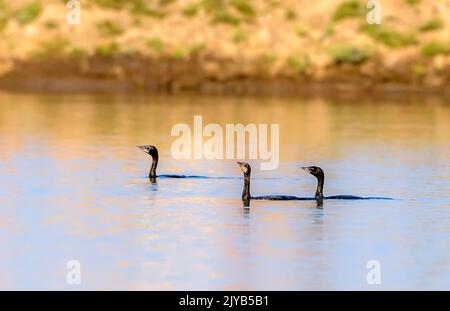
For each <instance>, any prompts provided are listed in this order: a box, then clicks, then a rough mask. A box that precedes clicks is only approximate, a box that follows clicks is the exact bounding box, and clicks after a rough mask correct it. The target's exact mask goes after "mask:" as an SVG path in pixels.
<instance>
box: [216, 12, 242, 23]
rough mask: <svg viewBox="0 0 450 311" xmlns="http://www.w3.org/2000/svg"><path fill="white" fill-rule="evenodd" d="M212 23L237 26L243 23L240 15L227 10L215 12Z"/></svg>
mask: <svg viewBox="0 0 450 311" xmlns="http://www.w3.org/2000/svg"><path fill="white" fill-rule="evenodd" d="M211 23H213V24H229V25H233V26H237V25H239V24H240V23H241V20H240V19H239V18H238V17H235V16H233V15H232V14H230V13H228V12H227V11H218V12H216V13H215V14H214V17H213V19H212V20H211Z"/></svg>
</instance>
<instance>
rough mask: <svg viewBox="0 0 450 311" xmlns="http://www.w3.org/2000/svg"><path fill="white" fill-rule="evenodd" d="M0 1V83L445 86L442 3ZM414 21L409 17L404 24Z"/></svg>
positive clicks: (447, 57) (69, 86)
mask: <svg viewBox="0 0 450 311" xmlns="http://www.w3.org/2000/svg"><path fill="white" fill-rule="evenodd" d="M365 4H366V2H365V1H357V0H343V1H325V0H318V1H315V2H314V3H310V2H308V1H289V0H288V1H283V2H281V1H247V0H233V1H220V0H203V1H190V0H189V1H187V0H186V1H181V0H179V1H176V0H174V1H160V2H158V3H157V4H154V5H152V6H150V5H149V4H147V2H143V1H139V0H133V1H109V0H92V1H86V2H83V3H82V6H81V13H82V15H81V16H82V18H81V23H80V24H79V25H76V24H75V25H69V24H67V22H66V15H67V12H68V9H67V8H66V7H65V6H64V3H63V2H62V1H56V0H55V1H52V0H49V1H46V2H45V4H44V3H41V2H39V1H31V2H29V1H22V0H19V1H17V2H15V3H14V4H5V2H4V1H1V0H0V24H1V25H2V26H1V27H0V37H1V39H2V40H1V41H0V88H1V89H7V90H16V91H57V92H77V91H80V92H110V91H122V92H127V91H143V92H151V93H179V92H196V93H205V94H226V93H231V94H255V95H256V94H295V93H302V92H315V91H317V90H328V91H331V92H333V91H336V90H338V91H346V90H351V91H353V90H359V91H361V90H362V91H365V92H367V91H375V92H403V91H407V92H432V93H436V92H437V93H442V94H447V93H448V92H449V91H448V90H447V89H448V85H449V84H450V27H449V25H448V21H447V18H446V16H449V15H450V1H448V0H445V1H442V2H441V3H437V4H436V3H434V2H433V1H426V0H423V1H408V0H392V1H389V3H384V2H383V7H382V10H383V11H382V12H383V15H382V24H381V25H368V24H367V22H366V15H367V9H366V8H365ZM412 21H414V22H412Z"/></svg>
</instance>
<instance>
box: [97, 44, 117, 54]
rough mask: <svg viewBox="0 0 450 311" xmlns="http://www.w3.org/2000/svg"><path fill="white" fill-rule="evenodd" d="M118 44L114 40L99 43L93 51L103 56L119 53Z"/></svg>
mask: <svg viewBox="0 0 450 311" xmlns="http://www.w3.org/2000/svg"><path fill="white" fill-rule="evenodd" d="M119 50H120V49H119V45H118V44H117V43H116V42H111V43H109V44H106V45H100V46H98V47H97V48H96V49H95V53H96V54H97V55H100V56H103V57H110V56H113V55H115V54H117V53H119Z"/></svg>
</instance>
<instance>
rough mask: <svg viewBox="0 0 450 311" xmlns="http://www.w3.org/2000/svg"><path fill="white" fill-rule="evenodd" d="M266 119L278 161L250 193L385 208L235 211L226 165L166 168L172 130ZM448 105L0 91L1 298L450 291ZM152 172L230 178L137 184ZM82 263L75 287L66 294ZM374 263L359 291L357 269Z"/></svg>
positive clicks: (330, 205) (258, 176) (263, 205)
mask: <svg viewBox="0 0 450 311" xmlns="http://www.w3.org/2000/svg"><path fill="white" fill-rule="evenodd" d="M196 114H199V115H202V116H203V119H204V123H213V122H214V123H219V124H221V125H224V124H226V123H239V122H241V123H244V124H246V123H256V124H258V123H269V124H270V123H279V124H280V138H281V143H280V156H281V163H280V166H279V168H278V169H277V170H276V171H271V172H262V171H260V170H259V169H258V167H259V165H258V162H257V161H253V162H252V164H253V166H254V170H253V175H252V194H254V195H264V194H291V195H297V196H312V195H313V193H314V190H315V180H314V178H313V177H312V176H310V175H306V174H305V173H300V171H299V169H298V167H299V166H304V165H313V164H314V165H319V166H321V167H322V168H323V169H324V170H325V173H326V176H327V178H326V183H325V194H326V195H334V194H354V195H360V196H388V197H393V198H396V199H397V200H394V201H326V202H325V203H324V205H323V207H322V208H318V207H317V206H316V204H315V203H314V202H253V203H252V205H251V209H250V210H249V211H246V210H244V209H243V208H242V204H241V201H240V195H241V189H242V179H241V177H242V176H241V175H242V173H241V171H240V170H239V168H238V166H237V165H236V164H235V161H231V160H222V161H217V160H215V161H207V160H191V161H186V160H185V161H177V160H174V159H172V158H171V155H170V147H171V144H172V142H173V140H174V138H173V137H171V136H170V130H171V128H172V126H173V125H174V124H175V123H179V122H182V123H188V124H192V123H193V116H194V115H196ZM449 124H450V105H449V103H448V102H447V103H446V102H445V101H443V100H442V101H441V100H435V99H429V98H422V99H395V100H384V101H370V100H368V99H362V98H359V99H357V100H340V101H326V100H321V99H311V100H305V99H300V98H291V99H277V98H272V99H261V98H255V99H252V98H244V99H243V98H215V97H212V98H207V97H145V96H142V97H141V96H134V97H132V96H129V95H121V96H114V97H113V96H106V95H96V96H88V95H70V96H69V95H64V96H62V95H34V94H29V95H12V94H0V245H1V246H0V288H1V289H63V290H74V289H75V290H77V289H137V290H141V289H151V290H160V289H169V290H170V289H179V290H187V289H189V290H202V289H203V290H205V289H213V290H222V289H226V290H228V289H255V290H256V289H264V290H269V289H274V290H281V289H288V290H297V289H298V290H309V289H311V290H317V289H318V290H322V289H324V290H325V289H327V290H336V289H337V290H341V289H358V290H378V289H446V290H450V249H449V245H450V192H449V181H450V167H449V158H450V131H449ZM139 144H154V145H157V146H158V147H159V150H160V165H159V167H158V171H159V173H161V174H163V173H174V174H177V173H178V174H188V175H208V176H222V177H234V178H229V179H189V180H179V179H160V180H158V183H157V184H156V185H152V184H150V182H149V180H148V178H146V175H147V172H148V168H149V164H150V158H149V156H147V155H146V154H144V153H143V152H142V151H141V150H139V149H137V148H136V147H135V146H136V145H139ZM72 259H75V260H78V261H79V262H80V263H81V273H82V283H81V285H78V286H74V285H72V286H70V285H68V284H67V282H66V273H67V271H68V270H67V269H66V263H67V262H68V261H69V260H72ZM369 260H378V261H379V262H380V264H381V285H368V284H367V282H366V275H367V273H368V272H369V269H367V267H366V264H367V262H368V261H369Z"/></svg>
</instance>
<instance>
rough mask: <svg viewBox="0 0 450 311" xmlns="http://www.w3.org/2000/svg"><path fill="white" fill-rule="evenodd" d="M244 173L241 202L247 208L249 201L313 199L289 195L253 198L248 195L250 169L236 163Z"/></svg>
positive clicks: (246, 165)
mask: <svg viewBox="0 0 450 311" xmlns="http://www.w3.org/2000/svg"><path fill="white" fill-rule="evenodd" d="M237 164H239V166H240V167H241V170H242V173H244V189H243V190H242V201H243V202H244V205H245V206H248V204H249V202H250V200H271V201H293V200H314V199H313V198H299V197H295V196H290V195H264V196H257V197H254V196H252V195H251V194H250V175H251V172H252V168H251V166H250V164H248V163H246V162H237Z"/></svg>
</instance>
